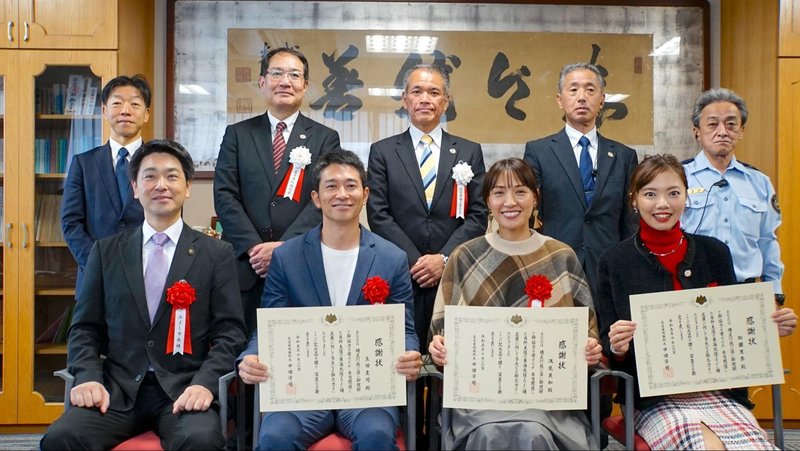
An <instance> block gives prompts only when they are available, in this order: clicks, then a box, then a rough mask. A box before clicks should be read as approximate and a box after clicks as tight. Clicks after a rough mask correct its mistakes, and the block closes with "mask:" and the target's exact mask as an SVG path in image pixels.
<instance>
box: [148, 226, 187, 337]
mask: <svg viewBox="0 0 800 451" xmlns="http://www.w3.org/2000/svg"><path fill="white" fill-rule="evenodd" d="M199 236H200V235H199V232H194V231H193V230H192V229H191V228H190V227H189V226H188V225H186V224H184V225H183V230H182V231H181V236H180V238H178V244H177V246H176V247H175V255H173V256H172V264H171V265H170V267H169V273H167V281H166V283H165V284H164V294H162V295H161V302H159V303H158V310H156V315H155V317H154V318H153V325H155V324H157V323H158V321H159V320H160V319H161V316H163V315H164V312H165V311H166V310H167V308H168V307H167V303H166V296H165V294H166V292H167V288H169V287H171V286H172V284H174V283H175V282H177V281H179V280H182V279H186V275H187V274H188V272H189V269H190V268H191V267H192V263H194V260H195V256H196V255H197V252H198V251H199V249H198V246H197V243H196V241H197V240H198V238H199ZM140 260H141V259H140ZM188 282H189V283H191V281H188Z"/></svg>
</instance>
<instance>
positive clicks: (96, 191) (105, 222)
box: [61, 75, 151, 293]
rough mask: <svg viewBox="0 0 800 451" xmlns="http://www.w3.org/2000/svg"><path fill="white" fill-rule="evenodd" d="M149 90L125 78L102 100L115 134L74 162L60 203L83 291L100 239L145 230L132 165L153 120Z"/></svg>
mask: <svg viewBox="0 0 800 451" xmlns="http://www.w3.org/2000/svg"><path fill="white" fill-rule="evenodd" d="M150 97H151V95H150V85H149V84H148V83H147V80H145V79H144V78H143V77H142V76H141V75H134V76H133V77H128V76H125V75H120V76H119V77H116V78H114V79H113V80H111V81H109V82H108V83H106V85H105V87H103V91H102V92H101V94H100V100H101V102H102V104H103V107H102V110H103V117H104V118H105V120H106V122H107V123H108V125H109V128H110V129H111V136H110V138H109V140H108V142H107V143H105V144H104V145H102V146H100V147H95V148H94V149H92V150H90V151H88V152H85V153H81V154H77V155H75V156H74V157H73V158H72V162H71V163H70V166H69V174H68V175H67V179H66V182H65V184H64V196H63V198H62V200H61V230H62V232H63V233H64V240H65V241H66V242H67V246H68V247H69V250H70V252H72V255H73V256H74V257H75V260H76V261H77V262H78V280H77V284H76V287H75V292H76V293H77V292H78V291H79V290H80V286H81V281H82V279H83V274H84V268H86V263H87V260H88V259H89V251H90V250H91V249H92V245H93V244H94V242H95V241H97V240H99V239H100V238H105V237H107V236H111V235H114V234H115V233H117V232H121V231H123V230H126V229H130V228H136V227H139V226H140V225H142V221H143V220H144V214H143V212H142V205H141V203H139V201H138V200H137V199H135V198H134V197H133V194H132V192H131V188H130V184H131V183H130V179H128V162H129V161H130V159H131V155H133V153H134V152H136V150H137V149H139V147H141V145H142V127H143V126H144V124H145V123H146V122H147V121H148V120H149V119H150Z"/></svg>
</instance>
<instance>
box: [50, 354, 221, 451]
mask: <svg viewBox="0 0 800 451" xmlns="http://www.w3.org/2000/svg"><path fill="white" fill-rule="evenodd" d="M53 375H54V376H58V377H60V378H61V379H64V411H65V412H66V411H67V410H69V408H70V407H72V403H71V402H70V401H69V392H70V390H72V387H73V386H74V385H75V376H73V375H72V374H70V373H69V371H67V370H66V369H63V370H58V371H56V372H54V373H53ZM234 376H235V373H234V372H233V371H231V372H230V373H227V374H225V375H223V376H222V377H220V378H219V392H220V393H223V391H224V392H225V393H226V395H227V390H228V385H230V381H231V380H233V378H234ZM222 398H223V396H220V410H219V418H220V427H222V433H223V434H226V432H227V418H228V406H227V403H223V402H222ZM226 437H227V435H226ZM112 450H113V451H133V450H142V451H163V450H164V448H162V447H161V438H159V436H158V435H156V433H155V432H153V431H147V432H143V433H141V434H139V435H137V436H135V437H131V438H129V439H128V440H125V441H124V442H122V443H120V444H119V445H117V446H115V447H114V448H112Z"/></svg>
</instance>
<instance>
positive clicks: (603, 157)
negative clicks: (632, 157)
mask: <svg viewBox="0 0 800 451" xmlns="http://www.w3.org/2000/svg"><path fill="white" fill-rule="evenodd" d="M616 147H617V146H616V145H615V144H614V143H612V142H611V141H609V140H607V139H605V138H603V137H602V136H600V134H599V133H598V134H597V178H596V179H595V183H596V186H595V191H594V198H595V199H597V198H599V197H600V196H602V195H603V189H604V188H605V187H606V181H607V180H608V177H609V175H610V174H611V169H612V168H613V167H614V162H615V161H616V159H617V148H616ZM592 204H594V202H592Z"/></svg>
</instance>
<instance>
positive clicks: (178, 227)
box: [142, 218, 183, 248]
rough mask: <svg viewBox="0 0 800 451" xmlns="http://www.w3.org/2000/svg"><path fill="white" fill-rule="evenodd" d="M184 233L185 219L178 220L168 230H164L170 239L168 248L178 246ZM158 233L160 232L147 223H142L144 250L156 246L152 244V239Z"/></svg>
mask: <svg viewBox="0 0 800 451" xmlns="http://www.w3.org/2000/svg"><path fill="white" fill-rule="evenodd" d="M182 231H183V219H181V218H178V220H177V221H175V223H174V224H172V225H171V226H169V227H167V229H166V230H164V233H166V234H167V236H168V237H169V243H167V246H172V245H175V244H177V243H178V238H180V237H181V232H182ZM156 233H158V231H157V230H156V229H154V228H153V227H152V226H150V224H148V223H147V221H145V222H144V223H142V247H143V248H146V247H149V246H154V245H155V244H154V243H152V242H151V241H150V238H152V237H153V235H155V234H156Z"/></svg>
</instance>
